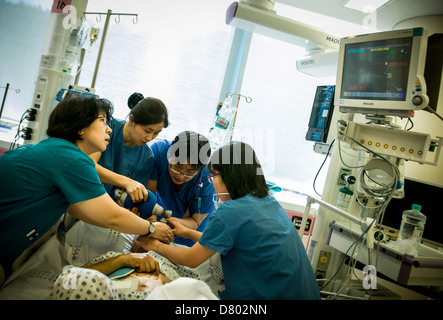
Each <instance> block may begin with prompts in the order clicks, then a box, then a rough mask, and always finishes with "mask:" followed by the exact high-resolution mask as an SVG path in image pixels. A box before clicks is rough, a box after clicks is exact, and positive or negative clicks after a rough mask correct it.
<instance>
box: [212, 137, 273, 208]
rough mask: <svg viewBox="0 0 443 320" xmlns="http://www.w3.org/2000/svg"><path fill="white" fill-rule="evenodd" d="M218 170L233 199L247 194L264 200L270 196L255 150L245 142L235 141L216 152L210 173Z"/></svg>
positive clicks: (213, 155)
mask: <svg viewBox="0 0 443 320" xmlns="http://www.w3.org/2000/svg"><path fill="white" fill-rule="evenodd" d="M214 170H217V171H218V172H219V173H220V176H221V178H222V180H223V182H224V184H225V185H226V188H227V189H228V192H229V194H230V196H231V199H237V198H241V197H244V196H246V195H247V194H252V195H255V196H257V197H259V198H263V197H265V196H266V195H268V192H269V188H268V186H267V184H266V180H265V177H264V175H263V172H262V167H261V165H260V162H259V161H258V159H257V155H256V154H255V151H254V149H252V147H251V146H250V145H249V144H247V143H244V142H240V141H233V142H231V143H229V144H227V145H224V146H222V147H220V148H219V149H217V150H215V151H214V153H213V154H212V156H211V160H210V161H209V164H208V171H210V172H212V173H215V172H214Z"/></svg>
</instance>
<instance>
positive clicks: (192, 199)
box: [148, 131, 215, 246]
mask: <svg viewBox="0 0 443 320" xmlns="http://www.w3.org/2000/svg"><path fill="white" fill-rule="evenodd" d="M151 148H152V151H153V153H154V158H155V165H154V170H153V171H152V175H151V180H150V181H149V183H148V189H149V190H151V191H152V192H153V193H154V194H155V193H156V192H157V198H158V201H159V204H160V205H162V206H163V208H165V209H168V210H172V216H173V217H174V219H179V221H180V223H182V224H183V225H184V226H186V227H188V228H191V229H194V230H199V231H203V230H205V228H206V225H207V223H208V216H209V215H210V214H211V213H212V212H213V211H215V208H214V204H213V201H212V198H213V195H214V187H213V186H212V184H211V183H209V182H208V179H207V177H208V171H207V169H206V164H207V163H208V161H209V156H210V153H211V147H210V144H209V141H208V140H207V139H206V137H204V136H203V135H201V134H198V133H196V132H192V131H184V132H181V133H179V134H178V135H177V136H176V137H175V138H174V140H173V141H172V142H171V141H168V140H162V141H158V142H156V143H154V144H152V146H151ZM174 219H173V220H174ZM174 242H175V243H179V244H184V245H187V246H192V245H193V244H194V241H192V240H191V239H184V238H181V237H178V238H175V240H174Z"/></svg>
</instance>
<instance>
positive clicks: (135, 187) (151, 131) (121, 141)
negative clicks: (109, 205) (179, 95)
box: [91, 93, 169, 203]
mask: <svg viewBox="0 0 443 320" xmlns="http://www.w3.org/2000/svg"><path fill="white" fill-rule="evenodd" d="M128 106H129V108H130V109H131V112H130V114H129V117H128V121H125V120H118V119H115V118H111V119H110V121H109V126H110V127H111V129H112V134H111V139H110V140H109V145H108V147H107V148H106V151H104V152H103V153H101V152H97V153H94V154H93V155H91V158H92V159H93V160H94V161H95V162H96V163H97V165H96V169H97V172H98V175H99V177H100V180H101V181H102V182H103V183H104V185H105V189H106V191H107V192H110V191H111V189H112V188H114V186H116V187H120V188H121V189H124V190H126V192H127V193H128V194H129V196H130V197H131V199H132V201H133V202H135V203H137V202H140V201H142V200H146V199H147V196H148V193H147V191H146V184H147V182H148V180H149V177H150V176H151V171H152V168H153V167H154V157H153V154H152V151H151V149H150V148H149V146H148V145H147V143H148V142H149V141H151V140H152V139H154V138H155V137H157V136H158V134H159V133H160V132H161V131H162V129H163V128H166V127H167V126H168V124H169V122H168V111H167V109H166V106H165V105H164V103H163V102H162V101H161V100H160V99H157V98H151V97H148V98H143V95H141V94H140V93H134V94H132V95H131V96H130V97H129V99H128Z"/></svg>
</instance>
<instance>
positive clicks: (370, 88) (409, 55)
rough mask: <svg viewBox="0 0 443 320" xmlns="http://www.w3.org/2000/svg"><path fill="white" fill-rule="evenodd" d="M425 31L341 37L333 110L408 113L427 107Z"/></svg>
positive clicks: (389, 113) (426, 35) (388, 113)
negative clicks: (335, 108) (334, 107)
mask: <svg viewBox="0 0 443 320" xmlns="http://www.w3.org/2000/svg"><path fill="white" fill-rule="evenodd" d="M427 39H428V33H427V31H426V30H424V29H423V28H413V29H405V30H393V31H386V32H378V33H371V34H365V35H358V36H352V37H347V38H343V39H341V40H340V50H339V54H338V64H337V82H336V95H335V106H336V107H337V106H338V107H339V111H340V112H353V113H363V114H382V115H403V114H405V115H407V116H409V112H411V111H415V110H421V109H423V108H425V107H426V106H427V105H428V102H429V98H428V96H427V95H426V81H425V78H424V68H425V64H426V48H427Z"/></svg>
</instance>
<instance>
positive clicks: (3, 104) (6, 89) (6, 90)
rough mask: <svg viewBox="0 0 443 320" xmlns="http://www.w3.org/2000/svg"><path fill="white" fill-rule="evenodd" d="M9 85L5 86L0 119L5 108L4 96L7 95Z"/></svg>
mask: <svg viewBox="0 0 443 320" xmlns="http://www.w3.org/2000/svg"><path fill="white" fill-rule="evenodd" d="M8 90H9V83H7V84H6V88H5V94H4V95H3V101H2V106H1V108H0V119H1V118H2V112H3V107H4V106H5V101H6V96H7V95H8Z"/></svg>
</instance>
